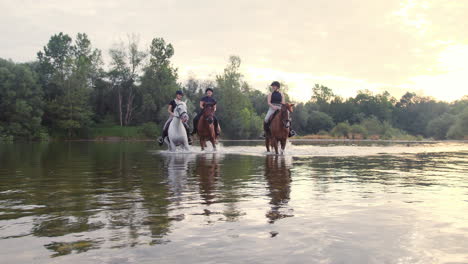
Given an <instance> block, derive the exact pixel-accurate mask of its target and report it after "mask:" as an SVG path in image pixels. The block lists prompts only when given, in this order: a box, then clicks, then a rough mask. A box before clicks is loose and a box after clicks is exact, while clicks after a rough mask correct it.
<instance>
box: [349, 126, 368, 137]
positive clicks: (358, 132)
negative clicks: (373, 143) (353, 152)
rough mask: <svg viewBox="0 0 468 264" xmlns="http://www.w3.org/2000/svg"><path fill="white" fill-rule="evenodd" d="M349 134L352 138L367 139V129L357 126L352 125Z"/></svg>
mask: <svg viewBox="0 0 468 264" xmlns="http://www.w3.org/2000/svg"><path fill="white" fill-rule="evenodd" d="M349 132H350V133H351V137H352V138H357V137H359V138H360V139H362V138H367V133H368V132H367V129H366V128H365V127H364V126H362V125H358V124H354V125H352V126H351V128H350V130H349Z"/></svg>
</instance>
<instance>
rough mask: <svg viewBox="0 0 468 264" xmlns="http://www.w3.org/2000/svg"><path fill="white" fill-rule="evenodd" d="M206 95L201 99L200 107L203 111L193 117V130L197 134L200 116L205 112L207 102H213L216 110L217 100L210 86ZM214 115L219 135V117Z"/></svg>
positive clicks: (216, 130) (193, 133) (215, 126)
mask: <svg viewBox="0 0 468 264" xmlns="http://www.w3.org/2000/svg"><path fill="white" fill-rule="evenodd" d="M205 95H206V96H204V97H203V98H202V99H200V108H201V111H200V112H199V113H198V114H197V116H195V118H194V119H193V131H192V135H195V134H196V133H197V126H198V120H199V119H200V116H201V115H202V114H203V109H204V108H205V104H206V103H208V104H213V105H214V111H215V112H216V100H215V99H214V98H213V89H212V88H210V87H208V88H206V90H205ZM213 117H214V128H215V132H216V135H217V136H219V127H218V119H217V118H216V116H213Z"/></svg>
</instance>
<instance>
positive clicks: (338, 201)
mask: <svg viewBox="0 0 468 264" xmlns="http://www.w3.org/2000/svg"><path fill="white" fill-rule="evenodd" d="M467 172H468V143H466V142H438V143H427V142H426V143H409V144H408V143H391V142H387V143H378V142H365V143H356V142H351V143H344V144H343V143H339V142H320V143H319V142H308V141H304V142H300V141H297V142H293V143H292V144H290V145H288V148H287V151H286V153H285V155H282V156H275V155H267V154H266V153H265V150H264V147H263V146H262V145H261V142H223V145H222V146H221V147H220V148H219V150H218V151H217V152H212V151H206V152H201V151H200V150H199V149H198V148H196V147H194V148H193V151H190V152H187V153H183V152H182V153H169V152H167V151H165V150H163V149H160V148H159V147H158V146H157V145H156V144H155V143H154V142H51V143H2V144H0V254H1V258H2V260H1V262H2V263H9V264H14V263H425V264H427V263H468V250H467V249H468V173H467Z"/></svg>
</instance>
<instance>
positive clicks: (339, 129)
mask: <svg viewBox="0 0 468 264" xmlns="http://www.w3.org/2000/svg"><path fill="white" fill-rule="evenodd" d="M350 132H351V126H350V125H349V124H348V123H347V122H342V123H339V124H337V125H336V126H335V127H334V128H333V129H332V131H331V134H332V135H333V136H335V137H344V138H349V134H350Z"/></svg>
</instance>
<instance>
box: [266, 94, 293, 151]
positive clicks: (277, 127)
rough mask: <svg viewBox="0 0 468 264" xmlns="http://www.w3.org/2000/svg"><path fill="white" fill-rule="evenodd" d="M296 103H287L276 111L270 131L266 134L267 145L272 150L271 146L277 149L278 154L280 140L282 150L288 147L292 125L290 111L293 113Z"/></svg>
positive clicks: (268, 149)
mask: <svg viewBox="0 0 468 264" xmlns="http://www.w3.org/2000/svg"><path fill="white" fill-rule="evenodd" d="M293 108H294V104H290V103H286V104H282V105H281V110H279V113H276V115H275V117H273V120H271V122H270V132H269V133H266V134H265V146H266V148H267V151H268V152H270V146H271V147H273V148H274V149H275V153H276V155H278V142H279V143H281V152H284V149H285V148H286V141H287V139H288V135H289V129H290V127H291V118H290V115H289V114H290V113H292V111H293Z"/></svg>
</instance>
